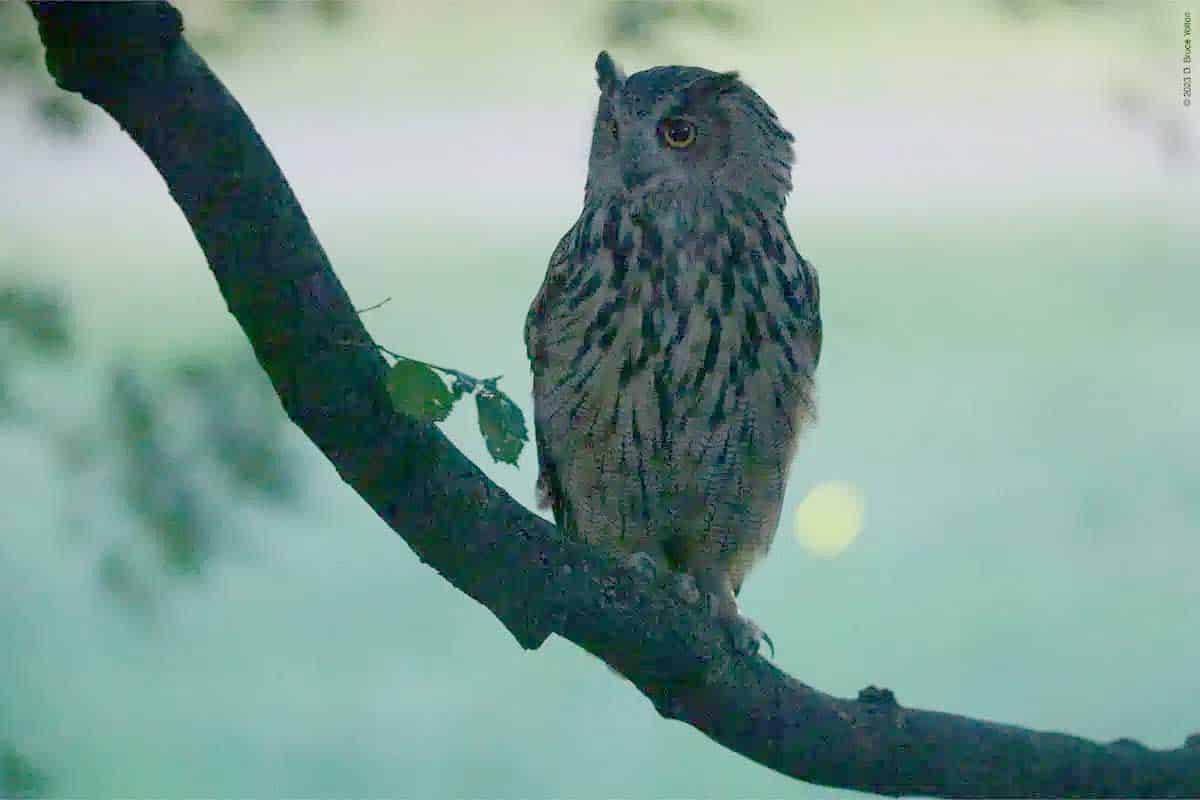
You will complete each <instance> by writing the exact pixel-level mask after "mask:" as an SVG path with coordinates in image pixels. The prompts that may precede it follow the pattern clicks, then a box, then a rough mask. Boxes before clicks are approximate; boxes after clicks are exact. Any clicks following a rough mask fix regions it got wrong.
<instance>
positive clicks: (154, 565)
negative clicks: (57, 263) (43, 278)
mask: <svg viewBox="0 0 1200 800" xmlns="http://www.w3.org/2000/svg"><path fill="white" fill-rule="evenodd" d="M77 350H78V339H77V337H76V334H75V333H74V325H73V323H72V320H71V315H70V311H69V308H68V306H67V304H66V302H65V300H64V299H63V298H62V296H61V295H60V294H58V293H55V292H52V291H49V290H46V289H44V288H40V287H30V286H9V287H6V288H2V289H0V422H6V423H8V425H9V426H10V427H13V428H20V429H24V430H25V431H27V432H31V433H33V434H34V435H35V436H37V437H38V438H40V440H41V441H42V442H43V443H44V444H45V446H46V447H47V448H48V450H49V451H50V452H51V454H52V456H53V458H54V462H55V463H56V464H57V466H58V468H59V470H60V472H61V474H62V475H63V477H64V478H65V479H66V480H67V482H68V483H69V484H70V490H69V491H68V497H69V503H70V504H72V505H75V506H78V505H80V504H87V503H91V502H96V503H99V502H101V499H100V497H92V498H90V499H89V494H88V493H87V492H86V491H84V490H85V489H86V487H87V486H88V485H89V484H92V485H95V484H99V485H100V486H101V487H103V488H104V492H102V493H101V494H104V493H108V494H111V493H112V489H114V488H115V493H116V496H117V499H118V502H119V506H120V511H121V513H122V514H123V515H126V516H128V517H130V518H131V519H130V521H131V523H132V525H131V528H132V529H133V530H134V531H136V535H135V536H132V537H126V538H125V539H118V540H117V541H115V542H107V543H104V544H103V547H104V553H103V555H101V556H100V557H99V563H98V565H97V572H98V576H99V579H100V582H101V584H102V585H103V586H104V587H105V588H106V589H107V590H108V591H109V592H110V594H111V595H112V596H114V597H115V598H117V599H118V600H120V601H121V602H122V604H123V605H124V606H125V607H126V608H128V609H130V610H135V611H138V612H150V611H153V608H154V606H155V599H156V596H157V593H156V590H155V589H154V586H155V584H156V582H155V581H154V575H153V573H154V572H157V573H160V574H161V575H162V576H164V577H171V576H184V575H191V576H195V575H200V574H202V573H203V572H204V570H205V569H206V567H207V565H208V564H209V562H210V561H211V560H212V559H213V557H214V556H215V555H216V554H217V553H218V551H219V549H220V545H221V543H222V539H221V536H220V535H219V534H220V533H221V532H224V531H227V530H228V528H229V527H230V526H231V518H232V516H233V511H232V509H233V508H234V506H235V503H241V502H243V501H257V502H258V503H260V504H261V503H263V502H266V503H269V504H274V505H281V504H286V503H289V502H291V501H293V500H295V498H296V494H297V492H296V475H295V469H294V467H293V462H294V455H293V454H291V453H289V452H288V451H287V449H286V447H285V444H284V437H285V433H286V430H287V421H286V418H285V417H284V415H283V414H282V413H281V410H280V408H279V401H278V400H277V399H276V397H275V394H274V392H273V390H272V389H271V387H270V385H269V383H268V382H267V380H266V378H265V377H264V376H263V374H262V371H261V370H260V369H259V368H258V365H257V364H255V363H254V362H253V361H252V360H250V359H249V358H242V359H236V358H230V357H229V356H227V355H207V356H183V357H179V358H177V359H175V361H174V362H173V363H170V364H167V365H142V364H137V363H134V362H133V361H132V360H131V359H129V358H125V359H117V360H116V361H114V363H111V364H109V365H108V366H107V367H105V368H104V369H103V370H102V374H101V376H100V378H99V380H100V382H101V385H102V386H103V391H102V392H100V393H98V394H99V402H98V403H97V405H96V407H94V408H85V409H82V410H77V411H78V413H73V412H72V411H65V410H56V405H59V404H56V403H50V402H45V400H46V399H47V398H51V397H55V396H57V395H62V394H63V391H62V388H61V387H62V384H63V383H64V382H70V381H71V380H73V379H78V376H77V374H76V373H77V372H78V371H79V367H80V363H79V362H80V359H79V358H78V357H77ZM67 394H68V395H70V393H67ZM77 396H79V397H84V396H86V395H83V394H79V395H77ZM76 417H79V418H76ZM69 510H70V511H72V512H73V513H72V516H73V517H74V518H75V520H76V522H75V525H76V526H77V527H82V525H83V523H82V522H80V520H85V519H89V518H91V517H93V516H95V515H94V514H92V513H90V510H89V509H83V508H79V507H74V508H70V509H69Z"/></svg>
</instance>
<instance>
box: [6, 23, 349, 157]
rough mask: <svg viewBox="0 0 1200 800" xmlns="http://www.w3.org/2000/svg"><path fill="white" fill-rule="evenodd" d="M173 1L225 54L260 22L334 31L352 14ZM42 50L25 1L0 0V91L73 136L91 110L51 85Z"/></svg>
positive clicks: (206, 46)
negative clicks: (13, 93)
mask: <svg viewBox="0 0 1200 800" xmlns="http://www.w3.org/2000/svg"><path fill="white" fill-rule="evenodd" d="M174 5H175V6H176V7H178V8H179V10H180V11H182V12H183V16H184V20H185V25H186V26H187V27H186V30H187V36H188V39H189V40H190V41H191V42H192V43H193V44H194V45H196V46H197V47H199V48H200V49H202V50H207V51H210V52H213V51H220V52H226V53H230V52H234V53H235V52H237V51H238V50H239V49H242V48H247V47H251V46H253V44H254V39H255V34H256V33H258V32H259V31H260V30H261V26H264V25H277V24H280V23H281V22H282V21H283V20H285V19H287V20H289V21H290V20H295V21H298V22H300V23H301V24H310V23H311V24H317V25H320V26H322V27H325V28H329V29H331V30H333V29H336V28H337V27H338V26H340V25H342V24H343V23H344V22H346V20H348V19H349V18H350V16H351V15H352V13H353V6H352V5H351V4H350V3H348V2H345V1H344V0H315V1H314V2H306V3H296V2H287V0H242V2H237V3H208V2H201V0H183V2H180V1H179V0H176V2H175V3H174ZM43 52H44V51H43V49H42V44H41V42H40V41H39V40H38V35H37V25H36V24H35V22H34V19H33V15H32V14H30V12H29V9H28V8H26V6H25V3H23V2H14V0H0V91H2V90H5V89H9V88H11V87H16V88H17V90H18V91H20V92H22V93H24V94H26V95H27V96H28V97H29V100H30V103H29V109H30V111H31V113H32V114H33V115H34V116H35V117H36V119H37V120H38V121H39V122H40V123H42V125H43V126H44V127H45V128H46V129H47V130H50V131H53V132H55V133H60V134H63V135H66V136H78V135H79V134H81V133H83V132H84V131H85V130H86V127H87V120H88V118H89V116H90V115H91V114H93V113H96V111H95V109H94V108H92V107H91V106H90V105H89V104H88V103H87V102H85V101H84V100H82V99H81V98H80V97H79V96H78V95H75V94H68V93H66V92H62V91H60V90H58V89H57V87H55V85H54V82H53V81H52V80H51V79H50V76H49V75H48V74H47V72H46V70H45V68H44V66H43V64H42V55H43Z"/></svg>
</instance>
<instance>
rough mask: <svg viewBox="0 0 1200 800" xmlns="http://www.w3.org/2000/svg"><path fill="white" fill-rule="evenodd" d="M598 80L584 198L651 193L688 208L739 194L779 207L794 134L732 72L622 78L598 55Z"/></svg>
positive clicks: (663, 70) (654, 72)
mask: <svg viewBox="0 0 1200 800" xmlns="http://www.w3.org/2000/svg"><path fill="white" fill-rule="evenodd" d="M596 78H597V83H598V84H599V85H600V105H599V108H598V109H597V111H596V126H595V130H594V131H593V133H592V152H591V157H590V161H589V164H588V180H587V190H586V198H587V201H588V202H593V201H600V202H603V201H605V200H608V199H611V198H614V197H621V198H623V199H625V200H626V201H630V200H632V201H636V200H639V199H644V198H648V197H653V198H654V199H655V200H657V201H659V202H663V201H665V202H668V203H672V204H677V205H679V206H685V207H686V206H690V205H692V204H695V203H700V204H708V203H709V202H711V201H712V200H719V199H721V197H722V196H723V195H725V196H727V195H730V194H736V195H740V196H741V197H742V198H744V199H746V200H748V201H750V202H752V203H754V204H755V205H756V206H758V207H759V208H760V209H762V210H764V211H767V210H778V211H782V210H783V206H784V204H785V202H786V200H787V194H788V192H789V191H791V188H792V178H791V173H792V135H791V134H790V133H788V132H787V131H785V130H784V129H783V128H782V127H780V125H779V122H778V119H777V118H776V116H775V112H774V111H772V110H771V107H770V106H768V105H767V104H766V102H765V101H764V100H763V99H762V98H761V97H759V96H758V94H757V93H755V91H754V90H753V89H751V88H750V87H749V86H747V85H746V84H744V83H742V82H741V81H740V80H738V76H737V73H736V72H712V71H711V70H707V69H702V68H700V67H679V66H670V67H654V68H653V69H647V70H644V71H642V72H638V73H635V74H633V75H631V76H629V77H628V78H627V77H625V74H624V73H623V72H622V71H621V68H620V67H619V66H617V64H616V62H614V61H613V60H612V57H610V56H609V54H608V53H607V52H601V53H600V55H599V57H597V59H596Z"/></svg>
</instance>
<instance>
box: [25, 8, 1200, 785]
mask: <svg viewBox="0 0 1200 800" xmlns="http://www.w3.org/2000/svg"><path fill="white" fill-rule="evenodd" d="M30 6H31V8H32V10H33V13H34V16H35V17H36V19H37V21H38V25H39V29H40V33H41V36H42V41H43V42H44V43H45V45H46V63H47V67H48V68H49V70H50V72H51V73H52V74H53V76H54V78H55V79H56V80H57V82H58V84H59V85H60V86H61V87H62V88H64V89H67V90H69V91H74V92H78V93H80V94H82V95H83V96H84V97H85V98H87V99H88V100H90V101H91V102H93V103H95V104H97V105H99V106H101V107H102V108H103V109H104V110H105V111H107V112H108V113H109V114H110V115H111V116H112V117H113V118H114V119H115V120H116V121H117V122H118V123H119V124H120V126H121V127H122V128H123V129H124V130H125V131H126V132H127V133H128V134H129V135H130V137H131V138H132V139H133V140H134V142H136V143H137V145H138V146H139V147H140V148H141V149H142V150H143V151H144V152H145V153H146V155H147V156H149V158H150V160H151V161H152V162H153V163H154V166H155V167H156V168H157V169H158V171H159V173H161V175H162V176H163V178H164V180H165V181H166V184H167V188H168V189H169V190H170V193H171V196H172V197H173V198H174V199H175V201H176V203H178V204H179V207H180V208H181V209H182V210H183V213H184V215H185V216H186V217H187V220H188V223H189V224H190V225H191V227H192V230H193V231H194V232H195V235H196V239H197V241H198V242H199V243H200V247H201V249H202V250H203V251H204V255H205V257H206V258H207V259H208V264H209V266H210V267H211V269H212V272H213V275H214V276H215V277H216V279H217V284H218V286H219V287H220V290H221V294H222V295H223V296H224V298H225V300H226V303H227V304H228V306H229V310H230V312H231V313H232V314H233V316H234V317H235V318H236V319H237V321H238V323H239V324H240V325H241V326H242V329H243V330H244V331H245V333H246V336H247V338H248V339H249V340H250V344H251V345H252V346H253V348H254V352H255V354H256V356H257V357H258V361H259V363H260V364H262V366H263V368H264V369H265V370H266V371H267V374H268V375H269V376H270V378H271V381H272V383H273V384H274V386H275V390H276V392H277V393H278V394H279V398H280V401H281V402H282V404H283V407H284V409H285V410H286V412H287V414H288V416H289V417H290V418H291V419H292V421H294V422H295V423H296V424H297V425H298V426H299V427H300V428H301V429H302V430H303V431H304V433H305V434H306V435H307V436H308V437H309V438H310V439H311V440H312V441H313V443H314V444H316V446H317V447H319V448H320V449H321V451H322V452H323V453H324V454H325V455H326V457H327V458H328V459H329V461H330V462H331V463H332V464H333V465H334V467H335V468H336V469H337V471H338V474H339V475H340V476H341V478H342V480H344V481H345V482H346V483H348V484H349V485H350V486H351V487H352V488H353V489H354V490H355V491H356V492H358V494H359V495H360V496H362V498H363V499H364V500H366V502H367V503H368V504H370V506H371V508H373V509H374V510H375V512H376V513H377V514H378V515H379V516H380V517H381V518H382V519H383V520H384V521H385V522H387V524H388V525H390V526H391V527H392V529H393V530H395V531H396V532H397V533H399V534H400V535H401V536H402V537H403V538H404V539H405V541H407V542H408V544H409V545H410V546H411V547H412V548H413V550H414V551H415V552H416V553H417V555H418V556H419V557H420V558H421V560H422V561H424V562H425V563H427V564H429V565H431V566H432V567H434V569H436V570H437V571H438V572H439V573H441V574H442V575H443V576H444V577H445V578H446V579H447V580H449V581H450V582H451V583H452V584H454V585H455V586H456V587H458V588H459V589H461V590H462V591H464V592H466V593H467V594H468V595H470V596H471V597H473V598H475V599H476V600H478V601H479V602H480V603H482V604H484V605H485V606H487V607H488V608H489V609H490V610H491V611H492V612H493V613H494V614H495V615H496V616H497V617H498V618H499V619H500V621H501V622H502V623H503V624H504V625H505V626H506V627H507V628H508V630H509V631H511V632H512V634H513V636H514V637H516V639H517V641H518V642H520V644H521V645H522V646H523V647H526V648H536V647H538V646H539V645H540V644H541V642H542V641H544V640H545V639H546V637H547V636H548V635H549V634H551V633H557V634H559V635H561V636H563V637H565V638H567V639H569V640H571V641H572V642H575V643H576V644H578V645H579V646H581V647H583V648H584V649H586V650H587V651H589V652H590V653H593V654H594V655H596V656H598V657H600V658H602V659H603V660H604V661H606V662H608V663H609V664H610V665H612V666H613V667H614V668H615V669H617V670H618V671H619V672H620V673H621V674H623V675H625V676H626V677H628V678H629V679H630V680H631V681H633V683H634V684H635V685H636V686H637V687H638V689H639V690H641V691H642V693H643V694H645V695H646V696H647V697H648V698H650V699H651V701H653V702H654V704H655V706H656V707H657V708H658V710H659V711H660V713H662V714H663V715H664V716H667V717H672V718H676V719H680V720H682V721H684V722H686V723H688V724H689V725H692V726H694V727H696V728H697V729H699V730H701V731H703V732H704V733H705V734H707V735H708V736H709V737H711V738H712V739H714V740H715V741H717V742H719V743H720V744H722V745H724V746H726V747H728V748H730V749H732V750H735V751H737V752H739V753H742V754H744V755H746V756H748V757H750V758H752V759H754V760H756V761H758V762H760V763H762V764H764V765H766V766H768V767H771V768H772V769H776V770H778V771H780V772H782V773H785V774H787V775H792V776H794V777H797V778H801V779H803V780H806V781H811V782H814V783H820V784H827V785H830V786H839V787H846V788H853V789H862V790H867V791H874V792H880V793H883V794H894V795H899V794H908V793H914V794H925V795H941V796H954V797H984V796H998V795H1003V796H1029V797H1033V796H1044V797H1049V796H1054V797H1067V796H1092V797H1100V796H1124V797H1181V796H1188V795H1192V796H1196V795H1200V736H1193V737H1191V738H1189V740H1188V743H1187V744H1186V745H1185V746H1184V747H1181V748H1178V749H1175V750H1165V751H1156V750H1150V749H1147V748H1145V747H1142V746H1141V745H1138V744H1137V743H1135V742H1132V741H1129V740H1121V741H1118V742H1114V743H1112V744H1108V745H1103V744H1098V743H1094V742H1089V741H1086V740H1084V739H1079V738H1075V737H1071V736H1066V735H1062V734H1056V733H1039V732H1035V731H1030V730H1025V729H1022V728H1017V727H1012V726H1008V725H998V724H995V723H991V722H982V721H978V720H972V719H968V718H965V717H959V716H954V715H951V714H943V713H939V712H933V711H920V710H916V709H909V708H904V707H902V706H900V705H899V704H897V703H896V701H895V698H894V697H892V694H891V692H888V691H886V690H876V689H874V688H870V689H867V690H864V691H863V692H860V693H859V696H858V698H857V699H855V700H846V699H840V698H836V697H831V696H829V695H826V694H823V693H821V692H818V691H816V690H815V689H812V688H811V687H808V686H806V685H804V684H803V683H800V682H799V681H797V680H795V679H794V678H792V677H790V676H788V675H786V674H784V673H783V672H781V671H779V670H778V669H776V668H775V667H774V666H772V665H771V664H769V663H767V662H766V661H764V660H762V659H760V658H743V657H739V656H738V655H736V654H735V653H734V652H733V651H732V649H731V648H730V646H729V642H728V640H727V637H726V636H725V634H724V633H723V631H722V630H721V629H720V628H719V627H718V625H717V624H716V623H715V622H714V621H713V620H711V619H709V618H707V617H706V615H705V614H704V613H703V612H702V610H700V609H699V608H697V607H694V606H690V605H687V604H685V603H683V602H682V601H680V600H679V599H678V598H676V597H675V596H674V595H673V594H671V593H670V592H668V591H665V590H661V589H658V588H656V587H654V586H652V585H648V584H647V583H646V582H644V581H643V580H642V579H641V578H640V577H639V576H638V575H637V574H636V573H634V572H632V571H630V570H628V569H626V568H624V567H623V566H622V565H621V564H619V563H618V562H617V561H615V560H614V559H613V558H611V557H610V556H608V555H606V554H604V553H601V552H596V551H593V550H592V549H590V548H588V547H586V546H584V545H582V544H580V543H576V542H571V541H564V540H562V539H560V538H559V537H558V536H557V534H556V531H555V529H554V528H553V526H551V525H550V524H548V523H547V522H545V521H544V520H542V519H541V518H539V517H537V516H535V515H534V514H532V513H530V512H529V511H527V510H526V509H525V508H523V507H521V506H520V505H519V504H517V503H516V502H515V501H514V500H513V499H512V498H511V497H509V496H508V495H507V494H506V493H505V492H504V491H502V490H501V489H500V488H499V487H497V486H496V485H495V484H493V483H492V482H491V481H489V480H488V479H487V477H486V476H485V475H484V474H483V473H482V472H481V471H480V470H479V469H478V468H477V467H476V466H475V465H474V464H472V463H471V462H470V461H468V460H467V459H466V457H464V456H463V455H462V454H461V453H460V452H459V451H458V450H457V449H455V448H454V446H453V445H451V444H450V443H449V441H447V439H446V438H445V437H444V436H443V435H442V434H441V432H440V431H438V430H437V429H436V428H435V427H433V426H429V425H424V424H420V423H417V422H415V421H413V420H411V419H408V418H406V417H402V416H400V415H397V414H396V413H394V412H393V410H392V406H391V403H390V401H389V399H388V394H387V391H386V389H385V386H384V374H385V373H384V371H385V364H384V362H383V360H382V359H381V357H380V356H379V354H378V352H377V351H376V349H375V348H374V347H371V346H369V345H370V342H371V339H370V337H369V335H368V334H367V332H366V330H365V329H364V327H363V325H362V323H361V321H360V320H359V317H358V314H357V313H355V309H354V306H353V305H352V304H351V302H350V298H349V297H348V296H347V294H346V292H345V290H344V289H343V287H342V285H341V283H340V282H339V281H338V278H337V276H336V275H335V274H334V272H333V270H332V268H331V267H330V264H329V261H328V259H327V258H326V256H325V252H324V251H323V250H322V248H321V245H320V243H319V242H318V241H317V238H316V236H315V235H314V234H313V231H312V229H311V228H310V226H309V223H308V220H307V219H306V217H305V215H304V212H303V210H302V209H301V207H300V204H299V203H298V202H297V200H296V198H295V196H294V195H293V194H292V191H291V189H290V188H289V186H288V184H287V181H286V180H285V179H284V177H283V174H282V173H281V172H280V170H279V167H278V166H277V165H276V163H275V161H274V159H273V158H272V156H271V154H270V152H269V151H268V150H267V148H266V146H265V145H264V144H263V142H262V140H261V139H260V138H259V136H258V133H257V132H256V131H255V130H254V127H253V126H252V125H251V123H250V120H249V119H248V118H247V116H246V114H245V113H244V112H243V111H242V109H241V107H240V106H239V105H238V103H237V101H235V100H234V98H233V97H232V96H231V95H230V94H229V93H228V92H227V91H226V90H225V87H224V86H222V84H221V83H220V81H218V80H217V78H216V77H215V76H214V75H213V74H212V72H211V71H210V70H209V69H208V67H207V65H206V64H205V63H204V61H203V60H202V59H201V58H200V57H199V56H198V55H197V54H196V53H195V52H194V51H193V50H192V48H191V47H190V46H189V45H188V43H187V42H186V41H185V40H184V39H183V37H182V27H183V26H182V20H181V18H180V16H179V14H178V12H177V11H176V10H175V9H174V8H172V7H171V6H170V5H168V4H166V3H158V2H153V3H116V4H107V3H104V4H93V3H79V4H76V3H58V2H31V3H30ZM347 342H349V343H351V345H350V346H347V344H346V343H347ZM354 343H358V344H359V345H360V346H354Z"/></svg>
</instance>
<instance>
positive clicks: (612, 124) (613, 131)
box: [605, 119, 618, 139]
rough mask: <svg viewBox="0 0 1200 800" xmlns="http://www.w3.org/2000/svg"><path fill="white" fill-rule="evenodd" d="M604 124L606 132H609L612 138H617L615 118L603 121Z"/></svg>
mask: <svg viewBox="0 0 1200 800" xmlns="http://www.w3.org/2000/svg"><path fill="white" fill-rule="evenodd" d="M605 124H606V125H607V127H608V132H609V134H610V135H611V136H612V137H613V138H614V139H616V138H617V133H618V129H617V121H616V120H615V119H610V120H609V121H608V122H607V123H605Z"/></svg>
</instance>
